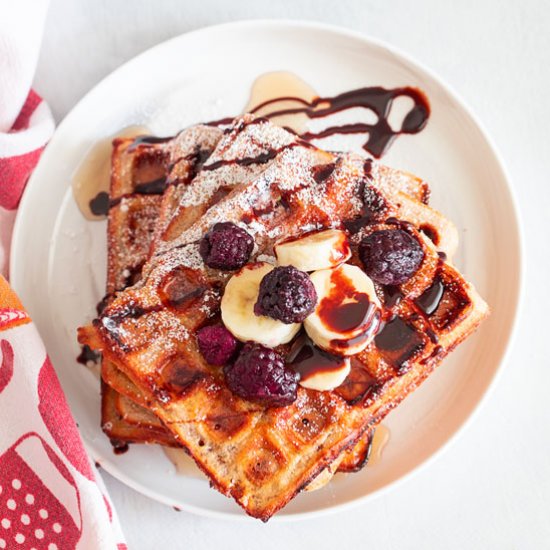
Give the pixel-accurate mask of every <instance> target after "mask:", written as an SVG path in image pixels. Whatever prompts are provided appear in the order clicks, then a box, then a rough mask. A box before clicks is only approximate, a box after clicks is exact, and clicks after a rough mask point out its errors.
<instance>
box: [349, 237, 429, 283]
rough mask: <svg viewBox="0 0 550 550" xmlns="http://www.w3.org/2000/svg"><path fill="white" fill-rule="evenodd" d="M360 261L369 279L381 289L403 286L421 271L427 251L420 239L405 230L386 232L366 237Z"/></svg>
mask: <svg viewBox="0 0 550 550" xmlns="http://www.w3.org/2000/svg"><path fill="white" fill-rule="evenodd" d="M359 257H360V258H361V261H362V262H363V266H364V267H365V272H366V273H367V275H368V276H369V277H370V278H371V279H372V280H373V281H376V282H377V283H379V284H381V285H400V284H402V283H404V282H406V281H408V280H409V279H410V278H411V277H412V276H413V275H414V274H415V273H416V272H417V271H418V268H419V267H420V264H421V263H422V260H423V259H424V251H423V250H422V247H421V246H420V243H419V242H418V240H417V239H415V238H414V237H412V236H411V235H409V233H407V232H406V231H403V230H402V229H383V230H380V231H375V232H374V233H371V234H370V235H369V236H368V237H365V238H364V239H363V240H362V241H361V244H360V245H359Z"/></svg>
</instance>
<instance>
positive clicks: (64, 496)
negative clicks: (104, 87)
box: [0, 0, 126, 550]
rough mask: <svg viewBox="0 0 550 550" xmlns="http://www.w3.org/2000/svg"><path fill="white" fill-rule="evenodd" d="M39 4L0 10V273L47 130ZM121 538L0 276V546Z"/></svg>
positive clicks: (50, 371)
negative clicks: (38, 76) (39, 72)
mask: <svg viewBox="0 0 550 550" xmlns="http://www.w3.org/2000/svg"><path fill="white" fill-rule="evenodd" d="M46 5H47V2H38V3H36V2H31V1H30V0H18V1H17V2H10V3H9V9H8V10H7V13H4V12H5V11H6V10H4V12H3V13H1V14H0V270H1V271H2V272H3V273H4V274H6V273H7V270H8V257H9V242H10V238H11V229H12V226H13V221H14V218H15V212H16V209H17V206H18V204H19V200H20V198H21V194H22V192H23V189H24V186H25V184H26V182H27V179H28V177H29V175H30V173H31V171H32V170H33V168H34V167H35V165H36V163H37V162H38V159H39V157H40V153H41V152H42V149H43V148H44V146H45V144H46V142H47V141H48V139H49V138H50V136H51V133H52V131H53V128H54V125H53V120H52V117H51V113H50V110H49V108H48V106H47V105H46V104H45V103H44V102H43V101H42V100H41V98H40V97H39V96H38V95H37V94H36V93H34V92H33V91H32V90H30V83H31V80H32V75H33V73H34V67H35V64H36V58H37V53H38V46H39V43H40V38H41V27H42V25H43V20H44V16H45V6H46ZM7 6H8V4H5V7H7ZM121 541H123V537H122V533H121V532H120V529H119V526H118V520H117V518H116V516H115V514H114V511H113V508H112V506H111V504H110V502H109V500H108V498H107V497H106V493H105V489H104V486H103V484H102V482H101V479H100V478H99V476H98V474H97V472H96V471H95V469H94V467H93V466H92V465H91V463H90V461H89V459H88V456H87V455H86V452H85V450H84V447H83V445H82V441H81V439H80V436H79V433H78V430H77V427H76V424H75V421H74V419H73V417H72V415H71V412H70V411H69V408H68V406H67V402H66V400H65V396H64V395H63V391H62V389H61V386H60V385H59V381H58V379H57V376H56V374H55V371H54V368H53V366H52V364H51V363H50V360H49V359H48V357H47V355H46V350H45V349H44V345H43V343H42V341H41V339H40V336H39V335H38V332H37V330H36V328H35V326H34V324H33V323H32V321H31V319H30V318H29V316H28V315H27V313H26V312H25V310H24V308H23V307H22V305H21V303H20V302H19V300H18V298H17V296H16V295H15V294H14V293H13V291H12V290H11V288H10V287H9V285H8V283H7V282H6V280H5V279H4V278H3V277H2V275H0V549H3V548H7V549H10V550H11V549H15V548H17V549H19V548H20V549H31V548H36V549H37V550H42V549H44V550H46V549H47V550H56V549H58V550H69V549H73V548H78V549H92V548H93V549H101V550H102V549H116V548H118V549H119V550H120V549H124V548H126V545H125V544H124V543H123V542H121Z"/></svg>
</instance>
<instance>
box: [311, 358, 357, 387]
mask: <svg viewBox="0 0 550 550" xmlns="http://www.w3.org/2000/svg"><path fill="white" fill-rule="evenodd" d="M350 370H351V364H350V360H349V357H342V364H341V366H340V368H337V369H334V370H319V371H318V372H316V373H314V374H311V375H310V376H308V377H307V378H303V379H301V380H300V386H303V387H304V388H309V389H310V390H317V391H330V390H333V389H334V388H337V387H338V386H339V385H340V384H342V383H343V382H344V380H345V379H346V378H347V377H348V374H349V371H350Z"/></svg>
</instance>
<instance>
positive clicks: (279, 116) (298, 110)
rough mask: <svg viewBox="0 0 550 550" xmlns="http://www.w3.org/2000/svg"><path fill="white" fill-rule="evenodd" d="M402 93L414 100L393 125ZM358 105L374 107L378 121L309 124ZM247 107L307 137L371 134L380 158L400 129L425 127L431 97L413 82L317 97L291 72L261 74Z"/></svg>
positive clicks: (370, 146) (368, 144)
mask: <svg viewBox="0 0 550 550" xmlns="http://www.w3.org/2000/svg"><path fill="white" fill-rule="evenodd" d="M400 97H407V98H409V99H411V100H412V102H413V106H412V107H411V108H410V110H409V111H408V113H407V114H406V115H405V117H404V119H403V121H402V123H401V127H400V128H399V129H397V130H394V129H393V128H392V127H391V125H390V123H389V115H390V111H391V107H392V105H393V103H394V101H395V100H396V99H397V98H400ZM357 108H360V109H366V110H368V111H371V112H374V114H375V115H376V122H373V123H365V122H349V123H344V124H339V125H335V126H327V127H326V128H324V129H323V130H320V131H308V130H307V129H306V123H307V119H309V120H313V119H319V118H324V117H327V116H330V115H334V114H336V113H340V112H343V111H348V110H350V109H357ZM246 109H247V111H248V112H250V113H252V114H256V115H259V116H262V117H265V118H268V119H270V120H273V121H274V122H275V123H276V124H278V125H280V126H283V127H285V128H287V129H289V130H293V131H294V132H295V133H297V134H298V135H299V136H300V137H302V138H303V139H305V140H308V141H311V140H318V139H323V138H327V137H330V136H334V135H346V134H367V135H368V137H367V139H366V141H365V143H364V144H363V149H364V150H365V151H367V152H368V153H370V154H371V155H373V156H374V157H376V158H380V157H382V156H383V155H384V153H385V152H386V151H387V150H388V148H389V147H390V145H391V144H392V143H393V141H394V140H395V139H396V138H397V137H398V136H399V135H402V134H417V133H418V132H420V131H421V130H423V129H424V128H425V126H426V124H427V122H428V118H429V116H430V106H429V103H428V99H427V98H426V96H425V95H424V93H423V92H421V91H420V90H418V89H415V88H411V87H401V88H393V89H386V88H383V87H381V86H372V87H364V88H358V89H356V90H351V91H349V92H344V93H341V94H338V95H335V96H332V97H319V96H317V95H314V92H313V89H312V88H311V87H309V86H307V84H306V83H304V82H303V81H302V80H301V79H299V78H298V77H297V76H295V75H293V74H292V73H288V72H278V73H267V74H265V75H262V76H260V77H259V78H258V79H257V80H256V82H255V83H254V84H253V87H252V94H251V98H250V100H249V102H248V105H247V107H246Z"/></svg>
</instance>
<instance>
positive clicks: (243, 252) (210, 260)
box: [199, 222, 254, 271]
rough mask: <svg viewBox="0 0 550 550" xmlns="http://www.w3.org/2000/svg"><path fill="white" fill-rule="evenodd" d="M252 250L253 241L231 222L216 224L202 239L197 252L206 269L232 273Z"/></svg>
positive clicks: (246, 258) (240, 265)
mask: <svg viewBox="0 0 550 550" xmlns="http://www.w3.org/2000/svg"><path fill="white" fill-rule="evenodd" d="M253 248H254V239H253V238H252V236H251V235H250V234H249V233H247V232H246V231H245V230H244V229H242V228H240V227H239V226H237V225H235V224H234V223H231V222H224V223H217V224H216V225H214V227H213V228H212V229H211V230H210V231H209V232H208V233H207V234H206V235H205V236H204V237H203V239H202V241H201V243H200V248H199V252H200V254H201V256H202V259H203V260H204V263H205V264H206V265H207V266H208V267H212V268H214V269H223V270H227V271H233V270H235V269H239V268H241V267H242V266H243V265H244V264H246V262H248V259H249V258H250V254H252V250H253Z"/></svg>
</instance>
